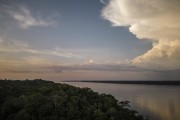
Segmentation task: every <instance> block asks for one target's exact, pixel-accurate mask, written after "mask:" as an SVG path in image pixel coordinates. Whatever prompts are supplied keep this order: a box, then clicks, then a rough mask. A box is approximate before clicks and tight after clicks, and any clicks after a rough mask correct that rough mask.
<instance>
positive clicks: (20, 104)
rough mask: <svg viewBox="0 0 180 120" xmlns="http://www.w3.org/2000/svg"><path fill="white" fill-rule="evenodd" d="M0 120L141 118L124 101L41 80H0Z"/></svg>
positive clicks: (122, 119)
mask: <svg viewBox="0 0 180 120" xmlns="http://www.w3.org/2000/svg"><path fill="white" fill-rule="evenodd" d="M0 120H143V117H142V116H140V115H138V114H137V111H135V110H132V109H131V108H130V106H129V102H128V101H121V102H119V101H118V100H116V99H115V98H114V97H113V96H112V95H107V94H99V93H97V92H94V91H92V90H91V89H90V88H78V87H74V86H71V85H67V84H60V83H54V82H52V81H44V80H24V81H20V80H0Z"/></svg>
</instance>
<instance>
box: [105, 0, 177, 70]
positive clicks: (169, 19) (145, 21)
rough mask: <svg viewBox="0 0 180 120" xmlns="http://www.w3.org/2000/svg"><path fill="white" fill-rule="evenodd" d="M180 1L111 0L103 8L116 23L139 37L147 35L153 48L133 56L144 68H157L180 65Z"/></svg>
mask: <svg viewBox="0 0 180 120" xmlns="http://www.w3.org/2000/svg"><path fill="white" fill-rule="evenodd" d="M179 6H180V1H179V0H172V1H171V2H169V0H151V1H149V0H110V1H109V4H108V5H106V6H105V8H104V9H103V10H102V16H103V18H104V19H106V20H109V21H110V22H111V23H112V24H113V26H126V27H129V31H130V32H132V33H133V34H134V35H136V36H137V38H139V39H142V38H147V39H148V40H151V41H152V44H153V47H152V49H151V50H149V51H147V52H146V53H145V54H144V55H141V56H138V57H136V58H135V59H133V63H134V64H135V65H137V66H140V67H145V68H149V69H155V70H176V69H179V68H180V62H179V60H180V55H179V52H180V22H179V21H180V7H179Z"/></svg>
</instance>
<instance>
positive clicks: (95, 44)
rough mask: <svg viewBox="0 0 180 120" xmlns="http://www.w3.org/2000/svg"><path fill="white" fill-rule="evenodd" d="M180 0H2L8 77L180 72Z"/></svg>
mask: <svg viewBox="0 0 180 120" xmlns="http://www.w3.org/2000/svg"><path fill="white" fill-rule="evenodd" d="M179 6H180V1H179V0H171V1H169V0H151V1H149V0H35V1H33V0H0V79H5V78H6V79H36V78H42V79H46V80H53V81H56V82H58V81H62V80H63V81H64V80H179V79H180V62H179V61H180V54H179V53H180V22H179V21H180V7H179Z"/></svg>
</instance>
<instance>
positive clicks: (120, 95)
mask: <svg viewBox="0 0 180 120" xmlns="http://www.w3.org/2000/svg"><path fill="white" fill-rule="evenodd" d="M67 84H70V85H74V86H77V87H89V88H91V89H92V90H94V91H96V92H100V93H107V94H111V95H113V96H115V98H116V99H118V100H120V101H122V100H128V101H130V102H131V106H132V108H133V109H136V110H137V111H139V112H140V113H141V114H142V115H144V116H145V117H148V118H149V120H180V86H160V85H130V84H107V83H82V82H68V83H67Z"/></svg>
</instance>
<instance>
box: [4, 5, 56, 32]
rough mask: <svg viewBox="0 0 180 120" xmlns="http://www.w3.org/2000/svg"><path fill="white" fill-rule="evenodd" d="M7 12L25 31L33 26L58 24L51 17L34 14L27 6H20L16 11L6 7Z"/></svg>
mask: <svg viewBox="0 0 180 120" xmlns="http://www.w3.org/2000/svg"><path fill="white" fill-rule="evenodd" d="M6 11H7V12H8V14H9V15H10V16H11V17H12V18H13V19H15V20H16V21H17V22H18V23H19V25H20V27H21V28H23V29H28V28H30V27H33V26H45V27H47V26H54V25H55V24H56V22H55V21H54V20H53V19H52V18H51V17H47V18H43V17H41V16H40V15H38V14H36V13H32V12H31V10H30V9H28V8H27V7H25V6H20V5H19V6H18V7H17V8H15V9H14V8H12V7H7V6H6Z"/></svg>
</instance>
